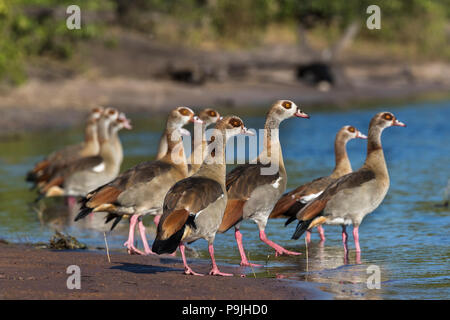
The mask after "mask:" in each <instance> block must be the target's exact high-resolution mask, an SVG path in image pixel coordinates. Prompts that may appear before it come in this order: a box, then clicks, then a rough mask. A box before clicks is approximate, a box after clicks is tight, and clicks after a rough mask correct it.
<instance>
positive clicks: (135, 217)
mask: <svg viewBox="0 0 450 320" xmlns="http://www.w3.org/2000/svg"><path fill="white" fill-rule="evenodd" d="M168 118H169V119H168V121H167V126H168V128H166V133H167V142H168V143H167V147H168V149H167V152H166V155H165V156H164V157H163V158H162V159H161V160H155V161H146V162H142V163H140V164H138V165H136V166H134V167H132V168H130V169H128V170H127V171H125V172H123V173H122V174H120V175H119V176H118V177H117V178H116V179H114V180H113V181H111V182H110V183H107V184H105V185H102V186H101V187H99V188H98V189H96V190H94V191H92V192H90V193H89V194H88V195H87V196H86V197H85V198H83V199H82V200H81V204H82V207H81V211H80V212H79V214H78V215H77V217H76V218H75V221H77V220H79V219H81V218H84V217H85V216H87V215H88V214H89V213H91V212H107V213H108V216H107V219H106V222H109V221H111V220H114V222H113V225H112V227H111V230H112V229H114V227H115V226H116V225H117V223H118V222H119V221H120V220H121V219H122V217H123V216H124V215H130V216H131V218H130V230H129V236H128V240H127V241H126V242H125V243H124V245H125V246H126V247H127V249H128V253H130V254H142V255H145V254H152V251H151V249H150V247H149V245H148V242H147V239H146V235H145V227H144V224H143V223H142V216H143V215H146V214H152V215H161V213H162V205H163V200H164V196H165V195H166V193H167V191H168V190H169V188H170V187H171V186H172V185H173V184H175V182H177V181H178V180H181V179H183V178H185V177H187V174H188V172H187V163H186V157H185V153H184V148H183V140H182V137H181V132H180V130H179V129H180V128H182V127H183V126H184V125H186V124H187V123H188V122H201V120H200V119H198V118H197V116H195V114H194V112H193V111H192V110H191V109H189V108H187V107H178V108H176V109H174V110H173V111H172V112H170V114H169V117H168ZM137 223H138V227H139V232H140V235H141V239H142V242H143V245H144V252H142V251H140V250H138V249H137V248H136V247H135V246H134V230H135V227H136V224H137Z"/></svg>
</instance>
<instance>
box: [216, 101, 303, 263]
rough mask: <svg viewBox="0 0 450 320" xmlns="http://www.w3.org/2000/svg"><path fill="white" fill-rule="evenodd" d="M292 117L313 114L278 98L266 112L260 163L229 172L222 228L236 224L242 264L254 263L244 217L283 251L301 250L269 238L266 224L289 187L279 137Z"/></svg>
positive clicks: (225, 229)
mask: <svg viewBox="0 0 450 320" xmlns="http://www.w3.org/2000/svg"><path fill="white" fill-rule="evenodd" d="M291 117H301V118H309V116H308V115H307V114H306V113H304V112H303V111H301V110H300V108H298V107H297V106H296V105H295V103H293V102H292V101H289V100H279V101H277V102H275V103H274V104H273V105H272V107H271V108H270V110H269V111H268V113H267V116H266V122H265V125H264V141H263V151H262V152H261V154H260V155H259V156H258V158H257V161H256V163H251V164H245V165H239V166H237V167H236V168H234V169H233V170H232V171H231V172H230V173H228V174H227V182H226V186H227V194H228V201H229V202H230V205H229V206H227V208H226V210H225V214H224V218H223V220H222V224H221V226H220V227H219V231H220V232H225V231H227V230H229V229H230V228H231V227H232V226H234V227H235V237H236V242H237V245H238V248H239V253H240V255H241V259H242V260H241V265H242V266H252V264H251V263H249V262H248V260H247V257H246V255H245V251H244V249H243V244H242V235H241V233H240V231H239V225H240V221H241V220H246V219H249V220H252V221H254V222H255V223H256V224H257V225H258V229H259V236H260V239H261V241H263V242H264V243H266V244H267V245H269V246H271V247H272V248H274V249H275V250H276V255H279V254H298V253H296V252H291V251H288V250H286V249H284V248H283V247H281V246H279V245H277V244H276V243H274V242H272V241H270V240H269V239H267V236H266V234H265V231H264V230H265V227H266V224H267V219H268V217H269V214H270V212H271V211H272V209H273V207H274V206H275V203H276V202H277V200H278V199H279V198H280V196H281V195H282V194H283V192H284V191H285V189H286V182H287V174H286V169H285V167H284V161H283V154H282V151H281V145H280V141H279V126H280V123H281V122H282V121H283V120H285V119H289V118H291Z"/></svg>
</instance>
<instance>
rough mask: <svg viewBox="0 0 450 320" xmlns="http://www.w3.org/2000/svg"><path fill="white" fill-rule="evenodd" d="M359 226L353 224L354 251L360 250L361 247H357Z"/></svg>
mask: <svg viewBox="0 0 450 320" xmlns="http://www.w3.org/2000/svg"><path fill="white" fill-rule="evenodd" d="M358 229H359V226H353V239H354V240H355V248H356V252H361V248H360V247H359V232H358Z"/></svg>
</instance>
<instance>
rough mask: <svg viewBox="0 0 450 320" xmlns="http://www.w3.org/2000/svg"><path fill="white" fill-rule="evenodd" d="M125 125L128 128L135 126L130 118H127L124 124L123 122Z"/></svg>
mask: <svg viewBox="0 0 450 320" xmlns="http://www.w3.org/2000/svg"><path fill="white" fill-rule="evenodd" d="M123 127H124V128H125V129H127V130H131V129H133V126H132V125H131V120H130V119H128V118H126V119H125V122H124V124H123Z"/></svg>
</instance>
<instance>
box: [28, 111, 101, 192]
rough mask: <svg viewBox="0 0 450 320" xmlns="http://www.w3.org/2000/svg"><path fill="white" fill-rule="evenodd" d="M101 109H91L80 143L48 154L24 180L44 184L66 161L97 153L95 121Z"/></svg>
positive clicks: (98, 117) (98, 146) (98, 147)
mask: <svg viewBox="0 0 450 320" xmlns="http://www.w3.org/2000/svg"><path fill="white" fill-rule="evenodd" d="M103 111H104V109H103V108H102V107H97V108H94V109H92V110H91V113H90V115H89V117H88V119H87V122H86V127H85V131H84V141H83V142H82V143H78V144H75V145H70V146H67V147H65V148H63V149H61V150H58V151H55V152H53V153H52V154H50V155H49V156H48V157H46V158H45V159H44V160H42V161H40V162H39V163H37V164H36V165H35V167H34V168H33V170H31V171H29V172H28V173H27V177H26V181H28V182H33V183H34V184H35V186H39V185H42V184H45V183H46V182H48V181H49V179H50V177H51V176H52V175H53V174H54V173H55V172H56V171H57V170H58V169H60V168H61V166H63V165H65V164H66V163H67V162H70V161H74V160H77V159H80V158H83V157H89V156H94V155H97V154H98V153H99V151H100V144H99V142H98V138H97V121H98V119H100V116H101V115H102V113H103Z"/></svg>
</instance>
